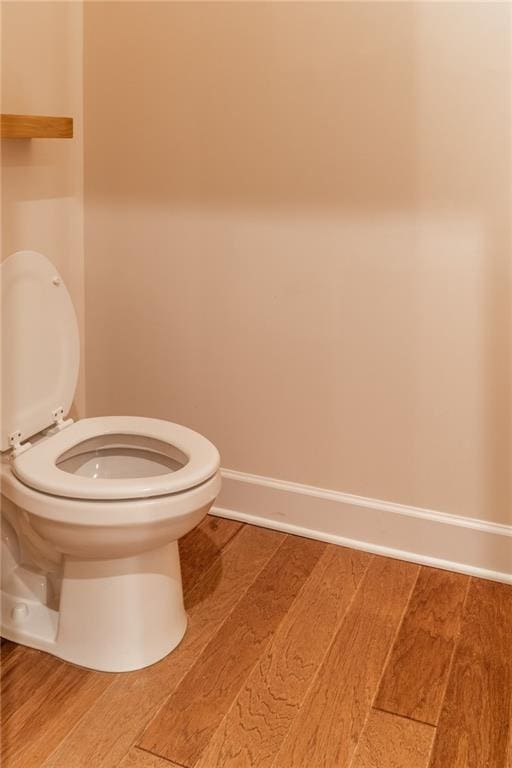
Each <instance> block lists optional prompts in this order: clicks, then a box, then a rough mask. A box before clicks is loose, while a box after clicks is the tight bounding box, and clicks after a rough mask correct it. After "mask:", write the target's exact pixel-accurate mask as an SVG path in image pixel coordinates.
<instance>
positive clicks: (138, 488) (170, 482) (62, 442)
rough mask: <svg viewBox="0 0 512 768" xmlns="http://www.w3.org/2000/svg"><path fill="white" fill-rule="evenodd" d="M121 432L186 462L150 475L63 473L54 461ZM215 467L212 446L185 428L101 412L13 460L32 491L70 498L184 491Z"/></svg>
mask: <svg viewBox="0 0 512 768" xmlns="http://www.w3.org/2000/svg"><path fill="white" fill-rule="evenodd" d="M111 435H112V436H113V435H122V436H126V437H132V438H143V439H148V438H149V439H150V440H155V441H158V442H160V443H164V444H166V445H167V446H169V447H170V448H174V449H177V450H178V451H179V452H180V453H181V454H184V456H185V457H186V459H187V461H186V463H185V465H184V466H182V467H180V468H179V469H177V470H176V471H172V472H165V473H163V474H159V475H156V476H150V477H133V478H132V477H124V478H90V477H82V476H79V475H76V474H72V473H70V472H67V471H64V470H62V469H60V468H59V467H58V466H57V462H58V460H59V459H60V458H61V457H62V456H63V455H64V454H66V453H67V452H69V451H71V450H72V449H73V448H76V447H78V446H79V445H80V444H81V443H84V442H85V441H87V440H91V439H93V438H101V437H105V438H108V437H109V436H111ZM219 467H220V456H219V452H218V451H217V449H216V448H215V446H214V445H213V444H212V443H211V442H210V441H209V440H207V439H206V438H205V437H203V436H202V435H200V434H198V433H197V432H195V431H194V430H192V429H189V428H188V427H183V426H182V425H180V424H175V423H173V422H170V421H163V420H161V419H152V418H146V417H138V416H106V417H105V416H100V417H96V418H89V419H81V420H80V421H77V422H74V423H73V424H71V425H70V426H68V427H66V428H65V429H63V430H62V431H60V432H58V433H56V434H53V435H51V436H49V437H46V438H44V439H42V440H41V441H39V442H37V443H36V444H34V445H33V446H31V447H30V448H29V449H28V450H26V451H24V452H23V453H21V454H20V455H18V456H17V457H16V458H14V459H13V461H12V471H13V474H14V475H15V476H16V477H17V479H18V480H19V481H20V482H22V483H23V484H24V485H26V486H28V487H30V488H32V489H33V490H35V491H39V492H42V493H46V494H50V495H53V496H60V497H66V498H69V499H83V500H99V501H108V500H130V499H147V498H151V497H157V496H166V495H171V494H176V493H180V492H183V491H187V490H189V489H191V488H194V487H195V486H198V485H200V484H202V483H204V482H206V481H207V480H209V479H210V478H211V477H213V475H215V473H216V472H217V471H218V470H219Z"/></svg>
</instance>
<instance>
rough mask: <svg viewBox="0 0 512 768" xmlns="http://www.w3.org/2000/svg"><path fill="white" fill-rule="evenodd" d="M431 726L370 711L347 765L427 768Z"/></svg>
mask: <svg viewBox="0 0 512 768" xmlns="http://www.w3.org/2000/svg"><path fill="white" fill-rule="evenodd" d="M434 733H435V730H434V728H433V726H431V725H426V724H425V723H419V722H417V721H415V720H408V719H406V718H405V717H399V716H398V715H392V714H389V713H388V712H381V711H379V710H372V711H371V713H370V716H369V718H368V720H367V721H366V725H365V727H364V731H363V734H362V736H361V739H360V741H359V744H358V745H357V749H356V752H355V755H354V759H353V761H352V763H351V765H350V768H428V762H429V759H430V752H431V750H432V743H433V741H434Z"/></svg>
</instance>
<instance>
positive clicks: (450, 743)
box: [431, 579, 512, 768]
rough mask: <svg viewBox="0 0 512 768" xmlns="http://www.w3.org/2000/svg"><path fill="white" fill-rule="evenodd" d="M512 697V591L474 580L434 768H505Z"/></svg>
mask: <svg viewBox="0 0 512 768" xmlns="http://www.w3.org/2000/svg"><path fill="white" fill-rule="evenodd" d="M511 698H512V587H510V586H508V585H505V584H497V583H494V582H491V581H483V580H476V579H472V580H471V584H470V587H469V593H468V597H467V600H466V606H465V613H464V618H463V624H462V631H461V637H460V640H459V643H458V645H457V648H456V651H455V657H454V661H453V666H452V671H451V674H450V680H449V682H448V688H447V691H446V696H445V701H444V705H443V709H442V712H441V717H440V719H439V726H438V728H437V732H436V739H435V741H434V749H433V755H432V761H431V768H447V766H449V768H505V766H506V761H507V759H508V758H507V749H508V744H509V738H510V728H511V724H510V720H509V718H510V712H511Z"/></svg>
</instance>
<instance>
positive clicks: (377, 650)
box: [275, 557, 419, 768]
mask: <svg viewBox="0 0 512 768" xmlns="http://www.w3.org/2000/svg"><path fill="white" fill-rule="evenodd" d="M418 571H419V568H418V566H416V565H411V564H410V563H404V562H401V561H399V560H388V559H386V558H381V557H376V558H374V559H373V560H372V562H371V563H370V565H369V567H368V570H367V572H366V575H365V577H364V579H363V581H362V584H361V587H360V589H359V590H358V592H357V594H356V596H355V598H354V601H353V602H352V605H351V606H350V609H349V611H348V612H347V615H346V617H345V619H344V621H343V623H342V624H341V627H340V629H339V631H338V633H337V635H336V637H335V639H334V642H333V644H332V645H331V648H330V650H329V653H328V655H327V657H326V659H325V661H324V663H323V664H322V666H321V668H320V670H319V672H318V674H317V676H316V678H315V680H314V682H313V684H312V686H311V688H310V690H309V692H308V695H307V697H306V700H305V702H304V704H303V706H302V708H301V710H300V712H299V715H298V716H297V717H296V718H295V720H294V722H293V725H292V727H291V729H290V731H289V732H288V736H287V737H286V739H285V740H284V741H283V744H282V747H281V749H280V751H279V754H278V756H277V758H276V761H275V765H276V766H279V768H306V767H307V768H311V766H315V768H333V766H336V767H337V768H348V766H349V765H350V761H351V759H352V757H353V754H354V751H355V748H356V746H357V742H358V740H359V737H360V735H361V733H362V730H363V726H364V723H365V721H366V718H367V716H368V713H369V711H370V707H371V704H372V701H373V699H374V697H375V694H376V692H377V688H378V685H379V681H380V678H381V675H382V671H383V667H384V663H385V660H386V656H387V654H388V653H389V651H390V648H391V645H392V643H393V640H394V638H395V635H396V633H397V630H398V627H399V624H400V621H401V618H402V614H403V612H404V610H405V607H406V605H407V601H408V599H409V596H410V594H411V591H412V589H413V586H414V583H415V581H416V577H417V575H418Z"/></svg>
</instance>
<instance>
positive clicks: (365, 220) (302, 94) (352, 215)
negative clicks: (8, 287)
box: [85, 2, 512, 522]
mask: <svg viewBox="0 0 512 768" xmlns="http://www.w3.org/2000/svg"><path fill="white" fill-rule="evenodd" d="M509 21H510V7H507V6H506V4H495V3H482V4H465V3H464V4H453V5H452V4H449V3H440V4H435V3H434V4H431V3H375V4H373V3H361V4H358V3H354V4H352V3H333V4H328V3H312V2H311V3H292V4H280V3H262V4H258V3H249V4H243V3H205V4H202V3H194V4H187V3H118V4H115V3H91V4H88V5H87V7H86V22H85V30H86V34H85V41H86V42H85V89H86V90H85V97H86V100H85V104H86V154H85V157H86V258H87V292H86V302H87V359H88V369H87V392H88V400H87V406H88V412H89V414H91V415H92V414H108V413H115V414H119V413H134V414H146V415H150V416H156V417H161V418H165V419H171V420H175V421H178V422H182V423H184V424H187V425H189V426H191V427H193V428H195V429H197V430H199V431H201V432H203V433H205V434H206V435H207V436H208V437H210V438H211V439H212V440H213V441H214V442H215V443H216V444H217V445H218V446H219V448H220V451H221V453H222V459H223V465H224V466H225V467H229V468H233V469H238V470H242V471H245V472H250V473H257V474H262V475H267V476H272V477H278V478H283V479H287V480H294V481H299V482H303V483H308V484H314V485H318V486H323V487H327V488H332V489H339V490H342V491H345V492H349V493H356V494H360V495H365V496H370V497H375V498H381V499H387V500H391V501H395V502H402V503H404V504H411V505H417V506H422V507H427V508H432V509H437V510H441V511H445V512H450V513H456V514H461V515H469V516H474V517H480V518H486V519H489V520H495V521H501V522H507V521H510V520H511V508H512V501H511V485H510V466H511V315H510V298H511V283H510V278H511V270H510V245H511V238H510V222H509V216H510V210H511V190H510V184H511V168H510V129H511V115H510V91H509V86H510V53H511V51H510V42H509V27H508V24H509Z"/></svg>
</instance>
